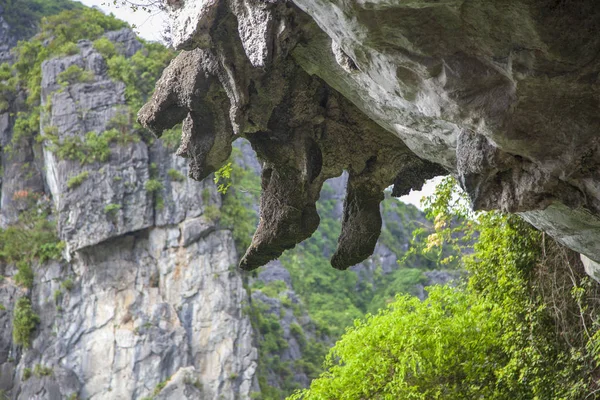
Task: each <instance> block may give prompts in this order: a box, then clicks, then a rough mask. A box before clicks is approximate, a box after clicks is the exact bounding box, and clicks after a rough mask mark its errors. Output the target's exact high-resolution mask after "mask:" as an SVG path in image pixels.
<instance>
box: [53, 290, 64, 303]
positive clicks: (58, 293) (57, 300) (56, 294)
mask: <svg viewBox="0 0 600 400" xmlns="http://www.w3.org/2000/svg"><path fill="white" fill-rule="evenodd" d="M61 296H62V291H61V290H60V289H56V290H55V291H54V303H55V304H59V303H60V298H61Z"/></svg>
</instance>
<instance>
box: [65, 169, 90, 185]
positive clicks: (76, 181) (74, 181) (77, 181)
mask: <svg viewBox="0 0 600 400" xmlns="http://www.w3.org/2000/svg"><path fill="white" fill-rule="evenodd" d="M89 176H90V173H89V171H83V172H81V173H80V174H77V175H75V176H72V177H71V178H69V180H68V181H67V187H68V188H69V189H74V188H76V187H78V186H81V184H82V183H83V181H85V180H86V179H87V178H88V177H89Z"/></svg>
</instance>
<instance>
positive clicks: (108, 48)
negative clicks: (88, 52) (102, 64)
mask: <svg viewBox="0 0 600 400" xmlns="http://www.w3.org/2000/svg"><path fill="white" fill-rule="evenodd" d="M94 49H96V51H98V53H100V54H102V57H104V58H105V59H109V58H111V57H114V56H115V55H116V54H117V50H116V49H115V44H114V43H113V42H111V41H110V40H109V39H107V38H106V37H101V38H99V39H96V40H94Z"/></svg>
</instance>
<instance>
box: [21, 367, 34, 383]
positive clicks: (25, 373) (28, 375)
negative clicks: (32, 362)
mask: <svg viewBox="0 0 600 400" xmlns="http://www.w3.org/2000/svg"><path fill="white" fill-rule="evenodd" d="M31 374H32V373H31V368H24V369H23V376H22V377H21V380H22V381H23V382H24V381H26V380H27V379H29V378H31Z"/></svg>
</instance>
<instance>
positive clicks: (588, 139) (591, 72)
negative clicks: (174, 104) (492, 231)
mask: <svg viewBox="0 0 600 400" xmlns="http://www.w3.org/2000/svg"><path fill="white" fill-rule="evenodd" d="M417 3H418V4H417ZM417 3H415V2H390V1H375V2H363V1H357V2H347V1H343V0H332V1H323V0H294V1H293V4H292V2H284V1H276V0H274V1H270V2H256V1H252V0H221V1H210V2H209V1H199V0H187V1H185V0H182V1H178V2H176V4H175V5H174V6H173V7H172V10H171V11H172V13H171V14H172V17H173V19H172V20H173V26H172V31H173V32H174V34H175V36H176V37H177V38H178V39H177V40H176V44H178V45H179V46H180V47H182V48H185V49H187V50H190V51H192V52H194V51H198V50H193V49H194V48H196V47H202V48H210V50H202V51H203V52H204V53H202V54H205V55H204V56H202V55H201V56H200V57H201V58H202V57H205V58H206V59H209V58H210V57H207V56H206V54H213V53H214V54H219V57H220V58H219V59H218V60H217V62H218V65H219V66H220V68H223V69H226V70H227V71H229V75H228V76H227V77H226V79H224V80H225V81H226V82H224V80H223V79H221V80H220V81H219V82H220V84H221V85H223V87H224V88H227V87H234V88H235V90H229V91H227V95H228V99H229V103H230V105H231V107H232V109H236V110H238V111H237V112H236V113H234V114H231V116H232V118H231V123H232V126H235V127H239V129H234V132H235V133H236V134H239V135H241V136H245V137H247V138H248V139H249V140H250V142H251V143H252V146H253V147H254V148H255V149H256V150H257V152H258V155H259V158H260V159H261V160H263V161H264V162H265V171H269V172H268V175H267V176H264V177H263V182H264V184H263V186H264V187H263V191H264V199H263V202H264V206H274V205H276V204H281V205H284V206H283V207H281V208H279V209H278V211H277V213H278V214H277V215H273V213H274V211H271V212H270V214H269V212H268V211H265V207H263V208H262V213H263V215H262V218H261V222H260V224H259V228H258V230H257V234H256V235H255V238H254V239H255V240H254V241H253V244H252V246H251V248H250V249H249V251H248V253H247V256H246V258H244V259H243V261H242V265H243V266H244V267H245V268H254V267H255V266H257V265H260V264H264V263H265V262H267V261H268V260H270V259H272V258H273V257H276V256H277V255H278V254H280V253H281V252H282V251H283V250H285V249H287V248H290V247H291V246H293V245H294V244H295V243H297V242H298V241H300V240H303V239H304V238H306V237H308V236H309V235H310V234H311V231H312V230H314V226H316V223H318V221H317V219H316V216H313V214H314V212H312V211H310V210H311V208H310V207H311V204H312V203H313V200H314V199H313V198H312V197H311V196H308V197H307V193H308V192H310V191H312V190H313V189H309V188H310V187H312V186H311V185H314V183H310V184H309V183H308V182H307V181H306V179H305V175H306V173H307V172H310V171H314V169H313V170H310V169H306V168H308V166H313V165H315V164H314V160H313V159H312V158H311V157H312V156H313V155H314V154H315V153H314V152H311V151H309V149H313V148H318V150H319V153H320V156H319V157H321V158H322V163H323V167H322V168H323V170H324V171H325V172H321V171H319V174H316V175H317V176H319V178H320V177H321V176H327V177H330V176H328V174H329V172H327V169H328V168H332V166H333V165H335V166H336V168H337V170H336V174H339V172H340V171H341V170H342V169H348V170H349V172H350V176H351V177H352V178H351V179H352V180H353V181H354V180H355V179H357V180H359V181H360V183H357V184H355V183H352V184H351V185H349V187H350V189H351V190H349V191H348V197H347V199H348V200H347V203H352V202H354V203H355V204H356V207H355V209H354V208H353V207H350V206H349V207H346V211H345V217H344V221H348V223H350V224H351V225H352V226H354V227H356V228H359V227H358V226H357V225H356V224H353V223H351V221H354V220H357V221H358V220H360V221H363V222H365V223H366V222H369V223H370V224H371V225H372V226H371V227H368V225H369V224H365V226H363V227H362V228H361V229H362V230H361V229H356V230H355V232H356V234H355V235H352V234H351V233H352V232H353V229H349V228H348V229H347V228H344V231H343V232H342V235H341V239H340V247H339V248H340V251H341V253H340V254H338V255H336V256H335V257H334V261H333V263H334V265H336V266H338V267H344V266H347V264H348V263H349V262H351V261H354V260H359V259H360V258H364V257H365V256H366V255H367V254H368V253H369V252H370V251H372V249H373V246H374V240H372V239H371V238H370V235H373V234H374V235H377V231H378V229H379V228H378V225H379V224H380V223H379V222H378V216H377V215H376V214H377V212H376V211H375V210H376V208H377V207H375V204H376V203H377V198H378V196H379V194H378V193H379V192H380V187H383V185H384V184H387V185H389V184H391V183H392V182H393V181H394V178H397V179H395V181H396V184H397V185H396V186H397V187H396V189H395V190H396V194H401V193H405V192H406V191H408V190H409V189H410V188H418V187H420V185H421V184H422V182H423V180H424V179H426V178H428V177H431V176H432V175H435V174H440V173H442V172H443V171H444V170H445V171H448V172H450V173H453V174H454V175H456V177H457V178H458V179H459V181H460V182H461V185H462V186H463V188H464V189H465V190H466V191H467V193H468V194H469V196H470V198H471V200H472V202H473V205H474V207H475V208H476V209H501V210H504V211H510V212H521V213H524V215H525V217H526V218H527V219H528V220H530V221H532V222H533V223H534V224H535V225H536V226H537V227H539V228H542V229H545V230H547V231H548V232H549V233H551V234H552V235H553V236H554V237H555V238H557V239H558V240H559V241H561V242H562V243H565V244H567V245H568V246H570V247H571V248H573V249H575V250H577V251H579V252H581V253H582V254H585V255H586V256H587V257H589V258H590V259H593V260H595V261H597V262H600V258H599V257H600V256H599V255H598V254H600V252H598V251H597V250H596V246H595V245H593V244H590V242H591V243H598V242H600V230H598V229H596V228H594V229H592V230H588V231H587V232H586V235H587V238H584V237H583V235H575V236H573V235H571V231H572V229H571V227H573V226H578V225H581V224H592V225H594V226H595V225H597V223H598V222H600V189H599V188H600V183H599V182H600V178H599V177H598V168H599V166H600V155H599V154H600V153H599V151H598V148H599V147H598V137H599V136H598V129H599V128H600V117H599V115H600V114H599V113H598V109H599V108H600V100H599V99H600V96H599V89H598V87H599V86H598V76H599V74H600V58H599V56H598V54H600V37H598V35H596V34H594V32H596V31H598V29H600V7H598V5H597V2H596V1H594V0H585V1H581V2H560V3H556V2H553V1H550V0H518V1H513V2H510V4H504V3H502V2H483V1H477V2H467V1H464V0H455V1H449V2H443V3H439V2H424V3H423V2H417ZM183 21H186V23H183ZM189 21H193V23H188V22H189ZM235 32H237V35H236V34H235ZM265 38H268V39H265ZM263 43H270V45H267V47H266V48H265V47H264V46H263ZM252 45H253V46H252ZM198 54H200V53H198ZM181 57H182V59H183V58H184V57H186V56H185V55H182V56H181ZM211 57H212V56H211ZM211 59H213V60H214V57H213V58H211ZM198 62H199V63H201V61H198ZM217 69H218V68H217ZM306 73H307V74H309V75H311V78H310V79H307V78H305V77H304V75H305V74H306ZM315 77H318V78H320V79H317V78H315ZM186 79H189V78H186V77H185V76H183V75H177V74H175V75H174V74H170V73H168V72H167V73H166V75H165V76H164V77H163V80H164V81H165V82H170V83H171V84H172V85H183V86H185V85H186ZM300 82H303V83H300ZM269 83H276V86H274V85H269ZM299 84H300V85H301V86H302V88H303V89H306V93H303V95H304V96H305V97H304V98H302V99H300V98H299V97H298V95H297V94H296V93H295V90H296V89H295V88H296V87H298V85H299ZM157 87H158V92H157V93H156V95H155V96H156V99H158V98H160V97H161V96H163V94H161V93H160V92H161V90H162V89H161V88H162V87H164V84H163V86H161V84H159V85H158V86H157ZM316 88H318V91H319V93H327V95H326V97H327V98H328V99H334V100H335V102H336V103H337V104H338V105H339V106H338V107H340V108H342V109H345V110H346V111H350V108H349V107H348V106H346V105H345V104H352V108H354V109H353V110H352V111H351V115H352V116H353V117H354V115H355V114H361V115H360V116H357V117H355V118H356V120H355V121H354V122H353V123H354V127H355V128H356V129H355V132H356V131H360V134H358V136H357V135H355V134H353V133H352V129H349V126H348V125H345V126H344V135H343V136H340V138H341V137H344V139H345V141H346V142H352V143H357V144H358V146H357V148H356V149H352V150H351V151H349V149H348V147H345V148H344V151H345V153H344V154H343V157H340V156H339V154H336V151H337V150H338V149H337V147H336V146H338V145H339V144H340V140H339V139H332V138H336V135H335V134H334V133H332V132H331V131H330V126H331V124H332V122H333V121H335V122H337V123H338V124H340V125H344V123H343V122H341V121H339V119H338V120H336V117H332V114H333V113H332V112H331V111H332V110H331V107H330V105H329V103H328V102H329V101H330V100H319V99H323V98H322V97H319V96H316V95H312V96H311V95H310V93H311V91H313V90H315V89H316ZM183 90H185V88H181V89H180V91H183ZM213 91H214V90H213ZM240 93H241V94H243V95H239V94H240ZM233 94H238V95H233ZM194 96H195V97H194V98H191V97H190V100H191V103H192V104H191V105H188V108H191V107H192V106H193V103H198V104H199V103H201V102H203V101H206V99H208V98H210V93H209V92H204V93H196V94H195V95H194ZM156 99H155V100H153V102H151V103H150V104H156V101H157V100H156ZM319 107H322V108H324V109H325V110H324V112H323V110H320V109H319ZM359 110H360V111H359ZM145 111H146V113H142V117H143V119H146V120H149V121H150V120H157V121H161V120H164V121H166V120H168V119H169V118H171V116H169V114H168V113H162V114H161V110H160V109H158V108H154V109H153V110H151V111H150V109H148V108H146V109H145ZM148 111H150V112H148ZM344 115H348V114H344ZM363 116H366V117H368V118H369V119H371V120H372V121H375V122H376V123H377V124H378V125H379V126H380V127H382V128H383V129H385V130H386V131H387V132H388V133H389V134H390V135H391V136H390V137H391V138H392V139H390V140H389V142H386V143H385V144H384V143H383V142H381V141H379V140H378V139H376V137H377V136H378V135H381V133H380V132H382V131H383V130H381V129H366V127H365V126H364V122H356V121H357V120H360V119H361V118H362V117H363ZM362 119H363V120H366V119H365V118H362ZM298 121H301V123H299V124H298V125H297V126H295V125H294V123H295V122H298ZM311 121H312V122H311ZM346 122H349V121H346ZM361 124H363V125H362V128H360V127H361ZM311 126H312V127H311ZM317 126H320V133H319V135H322V136H319V135H317V134H315V133H311V130H313V131H314V130H315V127H317ZM250 127H251V128H250ZM284 127H285V130H286V134H284V135H282V134H280V133H278V130H282V129H284ZM211 129H212V128H211ZM294 129H295V130H296V132H293V130H294ZM300 130H301V131H302V132H301V133H300V132H299V131H300ZM307 138H310V139H311V140H312V141H313V142H314V143H315V146H316V147H314V146H313V145H312V144H307V143H308V141H307V140H308V139H307ZM323 138H328V139H329V140H327V139H325V140H323ZM376 143H378V144H376ZM390 145H391V146H395V149H403V148H404V146H406V148H405V149H403V150H394V151H393V153H394V154H395V155H394V158H393V160H394V161H396V158H402V157H405V158H406V160H403V161H397V162H394V161H392V159H390V158H382V157H381V155H378V158H377V163H381V164H382V165H381V166H377V167H376V168H375V170H376V172H375V173H372V174H371V175H370V176H369V174H365V173H364V172H363V171H362V170H360V171H358V170H356V167H354V168H355V169H354V171H353V170H352V169H353V168H352V165H351V162H348V158H349V157H353V158H354V159H361V157H362V161H361V162H363V163H364V161H365V160H369V159H370V157H371V156H374V149H375V150H378V149H380V148H378V147H377V146H384V147H386V146H390ZM284 148H293V149H294V151H293V152H292V153H293V154H294V157H292V158H290V156H289V154H290V152H289V151H287V152H286V151H283V150H282V149H284ZM223 149H225V148H223ZM409 149H410V150H409ZM192 153H194V152H193V151H192ZM332 153H333V154H332ZM195 154H198V155H199V157H200V158H201V159H203V157H204V155H203V153H202V152H201V151H196V152H195ZM188 156H189V154H188ZM294 159H296V160H298V161H292V160H294ZM300 160H305V164H302V163H301V162H300ZM310 160H313V161H310ZM309 161H310V162H309ZM196 163H198V161H196ZM294 163H296V164H294ZM328 163H329V164H328ZM302 165H306V167H302ZM213 167H217V166H216V165H213ZM442 167H443V169H442ZM303 168H304V169H303ZM334 169H335V168H334ZM330 171H331V169H330ZM382 171H383V172H385V174H393V177H392V178H391V179H392V181H390V180H389V179H390V178H389V177H388V176H385V177H384V176H382V175H381V173H380V172H382ZM359 172H360V173H361V174H363V175H362V177H361V178H360V179H359V178H354V176H355V175H356V174H357V173H359ZM393 172H395V173H393ZM321 174H322V175H321ZM385 174H384V175H385ZM331 176H335V174H332V175H331ZM284 182H286V183H287V185H290V186H291V185H294V186H297V188H294V189H291V188H285V189H284V188H282V189H281V190H275V188H280V187H281V186H282V185H284ZM315 182H316V183H317V185H318V180H317V181H315ZM355 185H356V190H355V189H353V187H354V186H355ZM369 185H373V186H372V187H370V186H369ZM317 196H318V195H317ZM285 197H293V198H287V199H285ZM363 197H364V198H363ZM286 207H289V211H286ZM557 207H558V208H559V209H560V212H556V211H555V210H556V209H557ZM293 210H297V211H294V212H292V211H293ZM368 210H371V211H368ZM304 214H306V215H304ZM584 215H585V219H582V218H583V216H584ZM283 221H285V222H283ZM299 221H303V223H300V222H299ZM286 224H287V225H286ZM303 224H304V225H303ZM283 226H290V227H293V228H291V229H293V230H294V231H296V232H297V233H296V234H295V235H289V234H287V233H286V232H285V229H283V228H282V227H283ZM268 232H271V233H272V234H277V235H280V236H281V237H282V239H281V240H280V241H276V240H274V239H272V238H270V236H269V233H268ZM365 235H366V236H367V237H369V238H368V239H366V238H365ZM358 237H360V238H361V239H358ZM350 248H352V249H354V253H353V254H350V253H349V252H348V250H344V249H350Z"/></svg>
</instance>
